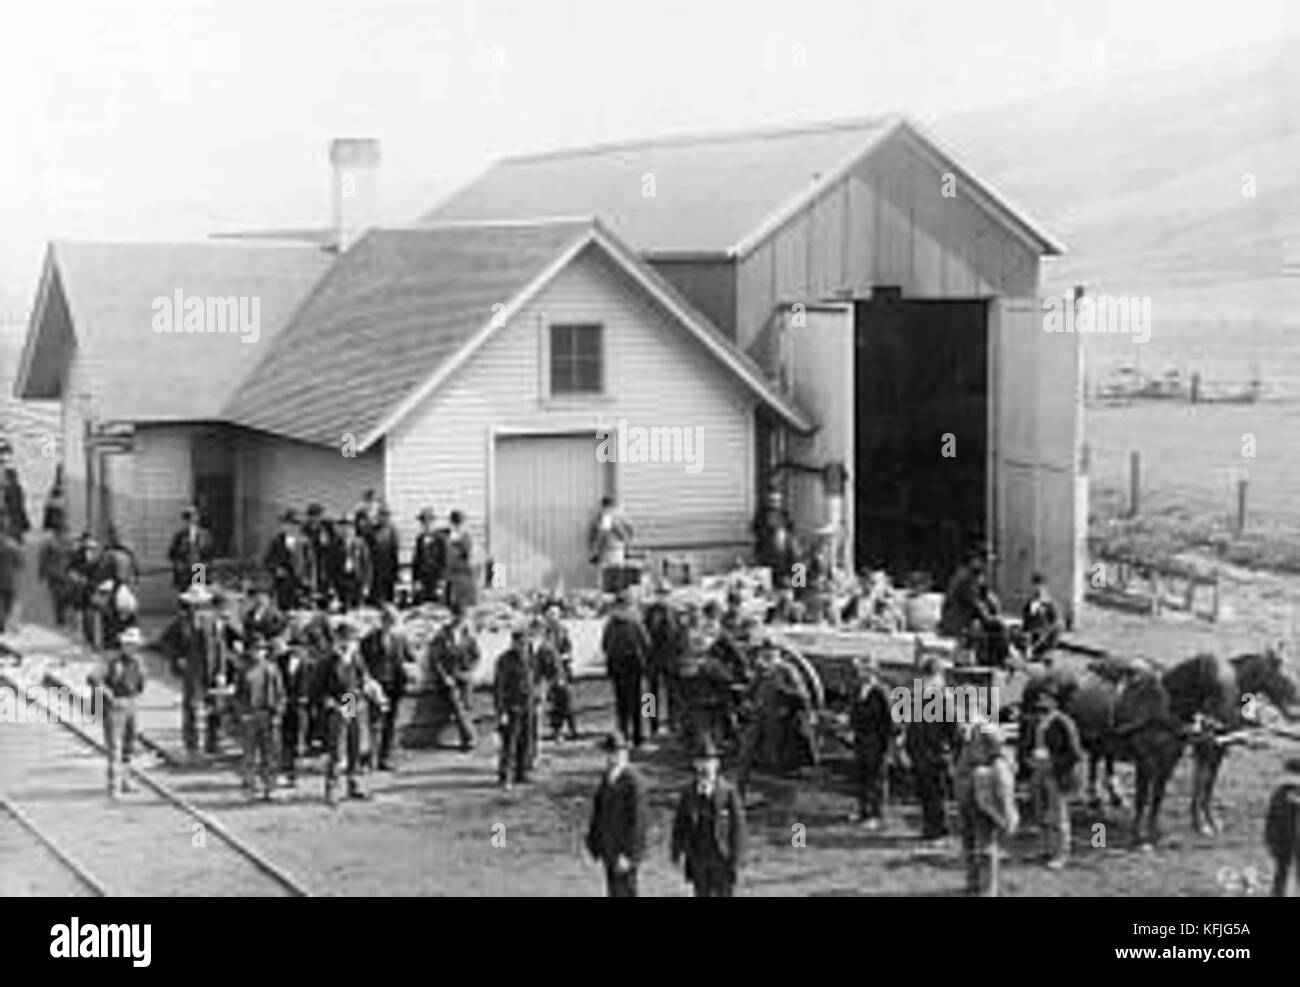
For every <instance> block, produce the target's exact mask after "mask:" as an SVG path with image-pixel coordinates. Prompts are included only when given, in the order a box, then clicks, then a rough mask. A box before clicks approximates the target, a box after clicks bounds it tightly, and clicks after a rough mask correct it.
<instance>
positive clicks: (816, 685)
mask: <svg viewBox="0 0 1300 987" xmlns="http://www.w3.org/2000/svg"><path fill="white" fill-rule="evenodd" d="M781 657H782V658H785V659H787V660H788V661H789V662H790V664H791V665H793V666H794V667H795V669H796V670H797V671H798V672H799V675H800V677H801V678H802V679H803V681H804V685H806V686H807V687H808V694H809V695H810V696H811V697H812V701H813V710H814V711H815V712H817V713H822V712H824V711H825V709H826V689H825V687H824V686H823V685H822V679H821V676H820V675H818V674H817V669H816V668H815V667H814V666H813V663H812V662H810V661H809V660H808V659H807V658H805V657H804V656H803V655H802V654H801V653H800V652H798V651H796V650H794V649H793V648H791V647H790V646H789V645H782V647H781Z"/></svg>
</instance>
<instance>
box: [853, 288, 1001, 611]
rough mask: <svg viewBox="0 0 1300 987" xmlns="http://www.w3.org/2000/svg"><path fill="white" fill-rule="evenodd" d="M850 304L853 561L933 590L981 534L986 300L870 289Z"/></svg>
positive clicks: (983, 522)
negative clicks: (915, 578)
mask: <svg viewBox="0 0 1300 987" xmlns="http://www.w3.org/2000/svg"><path fill="white" fill-rule="evenodd" d="M854 309H855V311H854V323H855V329H854V340H855V358H854V359H855V372H854V377H855V380H856V388H855V390H856V403H857V407H856V415H855V418H856V424H855V449H854V459H855V461H856V469H855V470H854V471H853V473H854V476H855V480H856V482H855V484H854V490H855V496H856V500H855V504H854V510H855V518H854V527H855V532H856V534H855V539H854V541H855V544H854V564H855V567H856V568H858V569H859V570H861V569H863V568H871V569H877V568H883V569H886V570H887V571H889V572H890V573H891V574H892V575H893V576H894V577H895V578H897V579H902V578H906V577H908V576H909V575H910V574H911V573H913V572H917V571H924V572H926V573H929V575H930V576H931V577H932V579H933V580H934V581H935V583H936V585H938V586H939V587H942V586H943V585H944V584H945V583H946V581H947V580H948V578H949V576H950V575H951V574H952V572H953V570H954V569H955V568H956V566H957V564H958V562H959V561H960V558H961V554H962V552H963V551H964V550H965V549H967V548H968V547H971V546H972V545H974V544H976V543H978V542H979V541H981V540H983V539H984V538H985V537H986V535H987V531H986V529H987V519H988V504H987V499H988V490H989V485H988V482H987V481H988V422H989V415H988V407H989V389H988V310H987V303H986V302H983V301H966V300H962V301H949V300H942V301H924V300H912V299H904V298H902V297H900V295H899V293H898V292H897V291H888V290H886V291H881V290H877V291H876V292H874V293H873V295H872V298H871V299H870V300H863V301H858V302H856V303H855V305H854ZM948 433H951V440H950V441H949V442H948V443H945V439H944V436H945V435H946V434H948ZM945 444H946V445H947V446H948V448H947V449H945ZM945 452H948V453H949V455H945V454H944V453H945Z"/></svg>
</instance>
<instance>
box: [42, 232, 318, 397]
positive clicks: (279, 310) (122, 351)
mask: <svg viewBox="0 0 1300 987" xmlns="http://www.w3.org/2000/svg"><path fill="white" fill-rule="evenodd" d="M333 262H334V258H333V256H331V255H329V254H326V253H324V252H323V251H321V250H320V249H319V248H314V247H307V246H283V245H279V246H271V245H265V246H264V245H250V244H218V243H183V244H176V243H169V244H157V243H69V242H58V243H54V244H51V246H50V252H49V257H48V262H47V275H49V274H51V273H52V274H54V275H55V276H56V277H57V282H58V284H59V285H61V286H62V289H63V291H64V296H65V298H66V300H67V303H68V308H69V313H70V315H71V320H72V331H73V333H74V335H75V338H76V346H77V348H78V351H79V352H81V353H83V354H85V356H86V358H87V361H88V365H89V369H90V372H91V373H92V374H93V375H94V385H93V386H94V392H95V394H96V398H97V404H96V413H97V415H98V416H99V417H100V418H101V419H102V420H106V421H107V420H119V419H120V420H123V421H193V420H205V419H206V420H212V419H217V418H219V417H220V415H221V412H222V409H223V408H224V406H225V404H226V402H227V401H228V400H229V398H230V396H231V394H232V393H234V391H235V388H236V387H237V386H238V384H239V382H240V381H241V380H242V379H243V377H244V376H245V375H246V374H247V373H248V372H249V370H251V369H252V367H253V366H254V365H255V364H256V363H257V362H258V361H259V360H261V359H262V358H263V357H264V356H265V355H266V353H267V352H268V349H269V348H270V347H271V346H272V345H273V344H274V341H275V338H276V335H277V334H278V332H279V330H280V328H281V327H282V326H284V325H285V323H286V322H287V321H288V319H289V317H290V315H292V313H293V312H294V310H295V309H296V308H297V307H298V305H299V304H300V303H301V301H302V299H303V298H304V297H305V296H306V295H307V293H308V292H309V291H310V290H311V288H312V286H313V285H314V284H315V283H316V282H317V281H319V280H320V278H321V276H322V275H323V274H324V273H325V271H326V270H328V269H329V267H330V265H331V264H332V263H333ZM178 290H179V291H181V292H182V293H183V297H184V298H191V297H199V298H203V299H206V298H209V297H212V298H229V297H235V298H240V297H244V298H248V299H250V300H251V299H254V298H256V299H257V300H258V315H259V319H258V323H259V325H258V339H257V341H256V342H252V343H246V342H243V341H242V339H241V337H240V336H239V334H229V333H185V332H180V333H160V332H155V331H154V315H155V308H154V302H155V299H157V298H160V297H161V298H167V299H174V298H175V293H176V291H178ZM205 306H206V302H205ZM249 310H250V314H251V305H250V309H249ZM41 318H42V313H41V311H34V312H33V315H32V326H31V328H30V329H29V339H28V344H27V347H26V349H25V351H24V357H23V362H24V369H25V370H27V369H30V367H29V363H30V361H31V360H33V359H41V358H42V357H43V354H42V351H41V340H40V339H39V336H40V333H41V331H42V329H43V328H44V327H43V326H42V325H40V324H39V322H40V320H41ZM24 376H27V375H26V374H24Z"/></svg>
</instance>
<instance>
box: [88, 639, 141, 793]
mask: <svg viewBox="0 0 1300 987" xmlns="http://www.w3.org/2000/svg"><path fill="white" fill-rule="evenodd" d="M143 645H144V637H143V635H141V633H140V629H139V628H138V627H128V628H127V629H126V630H124V631H122V633H121V634H120V635H119V636H118V638H117V641H116V642H115V645H114V649H113V651H112V653H111V654H110V655H109V659H108V664H107V666H106V667H105V668H103V669H102V670H99V671H95V672H92V673H91V674H90V676H89V677H88V681H89V682H90V685H91V686H93V687H94V688H96V689H98V690H100V697H101V698H100V708H101V710H102V714H101V715H102V717H103V720H104V747H105V748H106V750H107V752H108V796H109V798H114V799H115V798H117V797H118V796H119V795H121V794H122V793H124V792H127V791H130V790H131V781H130V777H129V776H130V771H131V755H132V753H133V750H134V747H135V735H136V718H135V713H136V701H137V699H139V697H140V693H142V692H144V682H145V670H144V663H143V662H142V661H141V660H140V649H141V647H143Z"/></svg>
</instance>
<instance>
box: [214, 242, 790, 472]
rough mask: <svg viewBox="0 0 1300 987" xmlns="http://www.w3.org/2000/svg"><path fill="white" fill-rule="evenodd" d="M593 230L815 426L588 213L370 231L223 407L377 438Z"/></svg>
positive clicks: (743, 371)
mask: <svg viewBox="0 0 1300 987" xmlns="http://www.w3.org/2000/svg"><path fill="white" fill-rule="evenodd" d="M593 244H594V245H597V246H598V247H599V248H600V249H603V250H605V251H606V253H608V254H609V255H610V256H611V257H612V258H613V259H614V260H615V261H616V263H618V264H620V265H622V266H623V267H624V269H625V270H627V271H628V272H629V273H630V274H631V275H632V276H633V277H634V278H635V279H636V280H637V281H639V282H640V283H641V285H642V286H643V287H644V288H645V290H647V291H648V292H650V293H651V294H652V295H654V296H655V298H656V300H657V301H659V303H660V304H662V305H663V306H664V307H665V308H667V309H668V310H669V311H670V312H671V314H672V315H673V316H674V317H675V318H677V319H678V320H679V321H681V322H682V324H683V325H684V326H686V328H688V329H689V330H691V331H692V332H694V333H695V334H696V336H697V338H699V340H700V341H701V343H703V345H704V346H705V347H706V348H708V349H710V350H711V351H712V353H713V355H714V356H715V357H717V358H718V359H719V360H721V361H722V362H723V363H724V364H726V365H727V366H728V367H729V368H730V369H731V370H732V371H733V372H734V373H735V374H737V375H738V376H739V377H740V378H741V379H742V381H743V383H744V384H745V385H747V386H748V387H749V388H750V389H751V390H752V391H753V392H755V393H756V394H757V395H758V396H759V398H760V399H762V400H764V401H766V402H767V403H768V404H769V405H770V406H772V407H773V408H774V409H775V410H776V411H777V412H778V413H779V414H780V415H782V417H784V418H785V419H786V420H787V421H790V422H791V423H792V424H794V425H796V426H797V427H800V428H803V429H805V430H806V429H808V428H811V423H810V421H809V420H808V419H807V418H806V416H804V415H803V413H802V412H800V411H799V410H798V409H797V408H795V407H794V406H793V405H792V404H791V403H790V402H789V401H788V400H787V399H785V398H784V397H782V396H781V395H779V394H777V392H776V391H775V390H774V389H773V388H772V386H771V385H770V384H769V383H768V382H767V381H766V380H765V378H764V377H763V375H762V372H761V371H760V370H759V369H758V367H757V365H755V364H754V363H753V361H751V360H750V359H749V358H748V357H746V356H745V355H744V354H742V353H741V352H740V351H739V350H738V349H737V348H736V347H735V346H734V344H732V343H731V342H730V341H729V340H727V339H726V338H725V337H724V336H723V335H722V334H721V333H720V332H719V331H718V330H717V329H716V328H715V327H713V326H712V324H711V323H709V322H708V320H707V319H705V318H704V317H703V316H702V315H700V314H699V313H698V312H696V311H695V310H694V309H693V308H691V307H690V305H689V303H687V302H686V301H685V300H683V299H682V298H681V296H680V295H678V294H677V293H676V292H675V291H674V290H673V289H672V288H671V287H670V286H669V285H668V284H667V283H666V282H664V281H663V279H662V278H661V277H659V275H657V274H656V273H655V272H654V271H653V270H651V269H650V268H649V266H648V265H646V264H645V263H644V262H643V261H641V260H640V258H638V257H637V256H636V255H635V254H634V253H633V252H632V251H630V250H628V249H627V248H626V247H624V246H622V245H621V244H619V243H618V242H617V240H616V239H614V238H612V237H610V236H609V234H608V232H607V231H605V230H602V229H601V227H600V225H599V224H598V223H595V222H594V221H592V220H591V219H589V218H580V219H555V220H550V221H519V222H513V221H512V222H501V223H471V224H461V223H449V224H430V225H424V226H419V227H411V228H406V229H385V230H373V231H371V232H370V233H368V234H367V235H366V236H365V237H363V238H362V240H361V241H359V242H358V243H357V244H356V245H355V246H354V247H352V249H350V250H349V251H348V252H347V253H346V254H344V255H343V256H342V257H341V258H340V259H339V262H338V264H337V265H336V266H335V267H334V268H333V269H332V270H331V271H330V273H329V275H328V276H327V277H325V278H324V279H322V281H321V283H320V285H319V286H318V287H317V289H316V290H315V291H314V292H313V293H312V295H311V296H310V297H309V298H308V299H307V300H306V301H305V302H304V303H303V305H302V307H301V308H300V309H299V311H298V312H297V313H296V314H295V315H294V317H293V319H292V320H291V322H290V324H289V325H288V326H287V327H286V328H285V329H284V331H283V332H281V333H280V335H279V337H278V338H277V340H276V343H275V345H274V347H272V349H271V350H270V352H268V353H267V355H266V358H265V359H264V360H263V361H262V362H261V363H260V364H259V365H258V366H257V368H256V369H255V370H254V371H253V372H252V373H251V374H250V375H249V376H248V378H247V379H246V380H245V381H244V382H243V384H242V385H241V386H240V388H239V389H238V391H237V392H236V394H235V395H234V396H233V397H232V398H231V400H230V402H229V404H228V405H227V408H226V415H225V417H227V418H228V419H229V420H231V421H235V422H238V423H240V424H243V425H246V426H248V427H251V428H257V429H262V430H264V431H268V432H273V433H276V434H280V435H286V436H289V437H292V438H297V439H302V440H304V441H308V442H314V443H319V444H322V445H338V444H339V443H340V442H341V441H342V439H343V436H344V435H346V434H351V435H353V436H355V438H356V442H357V447H358V449H359V450H361V449H365V448H368V447H369V446H370V445H372V444H373V443H374V442H375V441H377V440H378V439H379V438H380V437H381V436H382V435H383V434H384V433H385V432H386V431H387V430H388V428H390V427H391V426H392V425H393V424H395V423H396V422H397V421H400V420H401V419H402V418H403V417H404V416H405V414H406V413H407V412H409V411H410V410H411V409H412V408H413V407H414V406H415V405H416V404H417V403H418V402H419V401H421V400H423V399H424V398H425V397H426V396H427V395H428V394H429V393H431V392H432V391H433V390H434V389H435V388H436V387H437V386H438V385H439V384H440V383H441V382H442V381H443V380H445V379H446V377H447V376H448V375H449V374H450V373H451V372H453V371H454V370H455V369H456V368H457V367H458V366H460V365H461V364H462V363H463V362H464V361H465V360H466V359H468V358H469V356H470V355H472V353H473V352H474V351H475V350H476V349H477V348H478V346H480V345H481V344H482V343H483V342H484V341H485V340H486V339H487V338H489V337H490V335H491V334H492V333H493V332H495V331H496V330H497V329H498V328H500V326H501V325H503V324H504V323H505V321H506V320H507V319H508V318H509V317H510V316H511V315H512V314H513V312H514V311H516V310H517V309H518V308H520V307H522V305H523V304H525V303H526V302H527V300H528V299H529V298H531V297H532V296H533V295H535V294H536V292H537V291H540V290H541V288H542V287H544V286H545V284H546V283H548V282H549V281H550V279H551V278H552V277H554V276H555V274H557V273H558V272H559V271H560V270H562V269H563V268H564V267H565V266H566V265H567V264H568V263H569V262H570V261H571V260H572V259H573V258H574V257H576V256H577V254H578V253H579V252H580V251H581V250H582V249H584V248H586V247H588V246H591V245H593Z"/></svg>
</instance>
